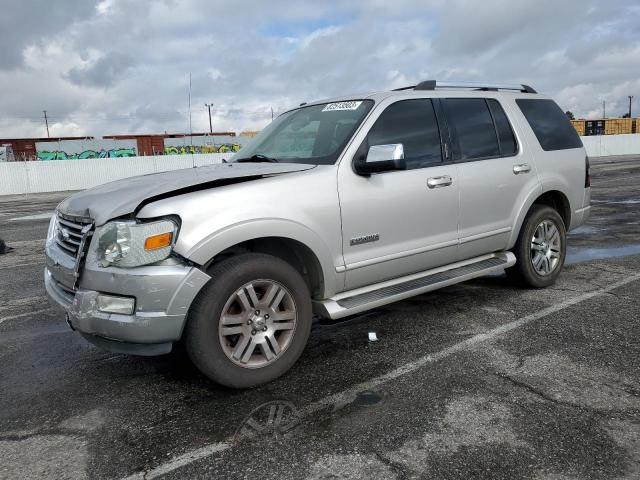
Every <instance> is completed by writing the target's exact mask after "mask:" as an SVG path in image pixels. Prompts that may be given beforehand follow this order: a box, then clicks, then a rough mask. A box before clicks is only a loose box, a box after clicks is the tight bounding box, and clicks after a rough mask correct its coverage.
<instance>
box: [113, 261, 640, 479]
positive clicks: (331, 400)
mask: <svg viewBox="0 0 640 480" xmlns="http://www.w3.org/2000/svg"><path fill="white" fill-rule="evenodd" d="M636 280H640V273H637V274H635V275H631V276H630V277H627V278H626V279H624V280H620V281H619V282H616V283H613V284H611V285H609V286H608V287H605V288H601V289H598V290H594V291H593V292H589V293H585V294H582V295H578V296H577V297H574V298H570V299H568V300H565V301H564V302H561V303H558V304H557V305H552V306H551V307H547V308H543V309H542V310H539V311H537V312H534V313H532V314H530V315H527V316H525V317H522V318H519V319H518V320H514V321H513V322H509V323H505V324H504V325H501V326H499V327H496V328H494V329H492V330H489V331H487V332H485V333H480V334H478V335H474V336H473V337H471V338H468V339H466V340H463V341H462V342H459V343H456V344H455V345H451V346H450V347H448V348H445V349H444V350H440V351H439V352H436V353H434V354H430V355H425V356H424V357H421V358H419V359H418V360H415V361H413V362H409V363H407V364H405V365H402V366H401V367H398V368H396V369H395V370H391V371H390V372H388V373H386V374H384V375H381V376H379V377H375V378H372V379H371V380H367V381H366V382H362V383H359V384H358V385H355V386H353V387H351V388H348V389H347V390H344V391H342V392H339V393H335V394H333V395H329V396H327V397H325V398H322V399H320V400H318V401H316V402H314V403H312V404H310V405H308V406H307V407H305V408H302V409H301V410H300V411H299V415H298V416H299V418H300V419H303V418H305V417H308V416H310V415H312V414H313V413H315V412H318V411H320V410H322V409H323V408H326V407H327V406H330V405H334V406H344V405H348V404H349V403H351V402H352V401H353V400H354V399H355V397H356V396H357V395H358V393H359V392H362V391H363V390H373V389H374V388H376V387H379V386H380V385H382V384H384V383H387V382H389V381H391V380H395V379H397V378H400V377H402V376H404V375H407V374H409V373H413V372H415V371H417V370H419V369H421V368H422V367H424V366H426V365H429V364H432V363H435V362H438V361H440V360H442V359H444V358H447V357H449V356H451V355H453V354H454V353H458V352H461V351H463V350H469V349H471V348H472V347H474V346H476V345H478V344H480V343H484V342H488V341H490V340H493V339H495V338H497V337H499V336H501V335H504V334H505V333H508V332H510V331H512V330H515V329H517V328H520V327H523V326H524V325H527V324H528V323H531V322H533V321H535V320H540V319H541V318H544V317H547V316H549V315H551V314H554V313H556V312H559V311H561V310H564V309H565V308H568V307H571V306H573V305H576V304H578V303H581V302H584V301H586V300H590V299H592V298H594V297H597V296H599V295H602V294H604V293H608V292H610V291H611V290H615V289H616V288H619V287H622V286H624V285H627V284H628V283H632V282H635V281H636ZM231 446H232V441H231V439H227V441H226V442H218V443H212V444H209V445H206V446H204V447H202V448H199V449H197V450H193V451H191V452H189V453H185V454H183V455H180V456H178V457H175V458H173V459H171V460H169V461H168V462H166V463H163V464H162V465H160V466H158V467H156V468H154V469H152V470H149V471H148V472H138V473H135V474H133V475H131V476H128V477H125V478H124V479H123V480H134V479H136V480H138V479H143V478H144V479H152V478H157V477H159V476H162V475H165V474H167V473H169V472H172V471H174V470H177V469H178V468H181V467H184V466H186V465H189V464H191V463H194V462H196V461H198V460H201V459H203V458H206V457H208V456H210V455H213V454H214V453H219V452H223V451H225V450H228V449H229V448H230V447H231Z"/></svg>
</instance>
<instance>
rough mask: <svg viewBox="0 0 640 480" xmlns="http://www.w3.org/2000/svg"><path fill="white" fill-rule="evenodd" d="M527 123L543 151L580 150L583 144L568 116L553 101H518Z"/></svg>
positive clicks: (522, 99)
mask: <svg viewBox="0 0 640 480" xmlns="http://www.w3.org/2000/svg"><path fill="white" fill-rule="evenodd" d="M516 103H517V104H518V107H520V110H522V113H523V114H524V116H525V118H526V119H527V122H529V125H531V129H532V130H533V133H535V135H536V137H537V138H538V142H540V146H541V147H542V149H543V150H547V151H549V150H566V149H568V148H580V147H582V142H581V141H580V137H578V134H577V132H576V129H575V128H573V126H572V125H571V122H569V118H568V117H567V115H566V114H565V113H564V112H563V111H562V110H561V109H560V107H559V106H558V105H556V102H554V101H553V100H543V99H529V98H527V99H524V98H521V99H518V100H516Z"/></svg>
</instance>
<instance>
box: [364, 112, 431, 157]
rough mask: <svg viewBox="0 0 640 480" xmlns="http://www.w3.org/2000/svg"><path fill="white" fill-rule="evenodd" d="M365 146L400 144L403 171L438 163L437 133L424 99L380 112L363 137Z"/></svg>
mask: <svg viewBox="0 0 640 480" xmlns="http://www.w3.org/2000/svg"><path fill="white" fill-rule="evenodd" d="M367 140H368V144H369V146H372V145H388V144H392V143H402V145H403V146H404V158H405V162H406V164H407V168H409V169H411V168H423V167H428V166H431V165H433V164H436V163H440V162H441V161H442V152H441V148H440V130H439V129H438V122H437V120H436V113H435V111H434V109H433V103H432V102H431V100H428V99H415V100H401V101H399V102H396V103H393V104H391V105H389V106H388V107H387V109H386V110H385V111H384V112H382V114H381V115H380V116H379V117H378V119H377V120H376V123H375V124H374V125H373V127H371V130H370V131H369V135H368V137H367Z"/></svg>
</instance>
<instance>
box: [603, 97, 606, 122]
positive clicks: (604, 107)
mask: <svg viewBox="0 0 640 480" xmlns="http://www.w3.org/2000/svg"><path fill="white" fill-rule="evenodd" d="M602 118H603V119H605V118H607V108H606V103H605V101H604V100H602Z"/></svg>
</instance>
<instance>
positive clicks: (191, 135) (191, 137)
mask: <svg viewBox="0 0 640 480" xmlns="http://www.w3.org/2000/svg"><path fill="white" fill-rule="evenodd" d="M189 138H190V139H191V146H192V147H193V130H192V129H191V72H189Z"/></svg>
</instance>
